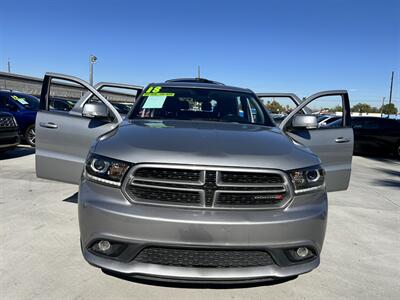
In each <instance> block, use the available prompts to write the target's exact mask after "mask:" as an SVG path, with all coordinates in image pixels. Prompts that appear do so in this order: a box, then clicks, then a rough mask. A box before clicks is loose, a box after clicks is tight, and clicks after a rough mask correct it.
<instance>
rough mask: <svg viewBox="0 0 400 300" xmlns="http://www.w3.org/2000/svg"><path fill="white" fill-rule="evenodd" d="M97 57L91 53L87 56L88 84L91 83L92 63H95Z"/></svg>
mask: <svg viewBox="0 0 400 300" xmlns="http://www.w3.org/2000/svg"><path fill="white" fill-rule="evenodd" d="M96 61H97V57H96V56H94V55H93V54H90V56H89V82H90V85H93V65H94V64H95V63H96Z"/></svg>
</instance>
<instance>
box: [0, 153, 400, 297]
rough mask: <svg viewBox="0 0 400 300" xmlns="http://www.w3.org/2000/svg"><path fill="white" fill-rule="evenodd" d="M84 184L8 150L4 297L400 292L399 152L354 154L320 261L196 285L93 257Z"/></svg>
mask: <svg viewBox="0 0 400 300" xmlns="http://www.w3.org/2000/svg"><path fill="white" fill-rule="evenodd" d="M76 201H77V187H76V186H74V185H68V184H63V183H57V182H51V181H47V180H42V179H37V178H36V175H35V157H34V150H33V149H32V148H27V147H20V148H18V149H17V150H15V151H13V152H9V153H8V154H2V155H0V220H1V221H0V224H1V226H0V299H101V300H103V299H126V298H130V299H174V300H176V299H191V300H194V299H399V298H398V297H399V295H400V255H399V252H400V162H399V161H395V160H392V159H380V158H364V157H354V158H353V172H352V179H351V184H350V188H349V190H347V191H344V192H337V193H331V194H329V221H328V229H327V234H326V238H325V244H324V249H323V252H322V259H321V265H320V267H319V268H318V269H317V270H314V271H313V272H311V273H308V274H305V275H302V276H299V277H298V278H296V279H294V280H291V281H287V282H283V283H277V284H258V285H252V286H230V287H223V288H221V287H219V288H210V287H206V288H197V287H196V286H185V285H180V286H176V285H175V286H169V285H161V284H155V283H150V282H137V281H128V280H121V279H118V278H115V277H112V276H109V275H106V274H104V273H102V272H101V270H100V269H97V268H94V267H92V266H90V265H88V264H87V263H86V262H85V261H84V259H83V257H82V255H81V253H80V245H79V229H78V216H77V204H76Z"/></svg>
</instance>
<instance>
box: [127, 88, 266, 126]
mask: <svg viewBox="0 0 400 300" xmlns="http://www.w3.org/2000/svg"><path fill="white" fill-rule="evenodd" d="M130 118H131V119H177V120H201V121H219V122H237V123H245V124H260V125H267V126H274V125H273V123H272V121H271V120H270V118H269V116H268V115H266V114H265V113H264V111H263V110H262V109H261V107H260V104H259V102H258V101H257V100H256V99H255V98H254V96H253V95H252V94H250V93H240V92H233V91H221V90H211V89H199V88H197V89H196V88H174V87H162V86H150V87H148V88H147V90H146V92H145V93H144V94H143V96H142V97H141V99H140V100H139V103H138V105H136V106H135V108H134V110H133V111H132V113H131V115H130Z"/></svg>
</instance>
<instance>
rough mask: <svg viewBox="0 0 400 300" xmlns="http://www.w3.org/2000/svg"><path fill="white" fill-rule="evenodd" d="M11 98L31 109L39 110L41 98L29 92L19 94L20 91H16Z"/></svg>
mask: <svg viewBox="0 0 400 300" xmlns="http://www.w3.org/2000/svg"><path fill="white" fill-rule="evenodd" d="M10 98H11V100H12V101H15V102H17V103H18V104H19V105H21V106H23V107H24V108H26V109H30V110H38V109H39V102H40V101H39V99H38V98H36V97H34V96H31V95H27V94H19V93H14V94H11V95H10Z"/></svg>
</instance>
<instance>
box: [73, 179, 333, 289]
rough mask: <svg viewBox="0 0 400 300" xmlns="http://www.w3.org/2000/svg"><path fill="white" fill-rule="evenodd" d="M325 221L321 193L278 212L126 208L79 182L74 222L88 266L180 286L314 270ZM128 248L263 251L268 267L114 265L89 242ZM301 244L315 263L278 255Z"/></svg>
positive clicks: (112, 191) (114, 195)
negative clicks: (268, 258) (175, 282)
mask: <svg viewBox="0 0 400 300" xmlns="http://www.w3.org/2000/svg"><path fill="white" fill-rule="evenodd" d="M326 222H327V197H326V193H325V192H324V191H319V192H317V193H313V194H308V195H302V196H296V197H295V199H293V201H292V202H291V203H290V205H289V206H288V207H286V208H285V209H283V210H218V211H216V210H201V209H189V208H188V209H183V208H170V207H157V206H147V205H143V204H134V205H133V204H132V203H130V202H129V201H127V200H126V199H125V197H124V196H123V194H122V193H121V191H120V190H119V189H117V188H111V187H106V186H102V185H99V184H97V183H93V182H90V181H87V180H83V181H82V183H81V186H80V191H79V224H80V233H81V245H82V253H83V256H84V258H85V259H86V260H87V261H88V262H89V263H90V264H92V265H94V266H97V267H100V268H102V269H106V270H110V271H113V272H118V273H123V274H125V275H127V276H146V277H154V278H165V279H174V280H178V281H179V280H180V281H209V280H211V281H246V280H256V279H262V278H271V277H274V278H276V277H278V278H279V277H290V276H295V275H299V274H302V273H306V272H309V271H311V270H313V269H314V268H316V267H317V266H318V265H319V261H320V260H319V255H320V252H321V249H322V244H323V240H324V236H325V228H326ZM101 239H106V240H110V241H116V242H121V243H124V244H128V245H130V246H129V247H130V249H134V252H135V251H136V252H135V253H139V252H140V250H141V249H143V248H145V247H147V246H166V247H175V248H207V249H263V250H265V251H266V252H268V253H269V254H270V255H271V256H272V258H273V260H274V262H275V263H274V264H272V265H267V266H257V267H241V268H199V267H178V266H167V265H159V264H152V263H142V262H137V261H135V260H134V257H133V259H131V260H129V261H126V260H125V261H121V260H118V259H115V258H110V257H105V256H102V255H98V254H95V253H93V251H91V250H89V248H90V247H91V246H92V245H93V243H94V242H95V241H98V240H101ZM299 246H307V247H309V248H311V249H313V250H314V252H315V257H314V258H313V259H311V260H306V261H304V262H292V261H290V260H289V259H288V258H287V257H286V256H285V254H284V253H285V249H288V248H295V247H299Z"/></svg>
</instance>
